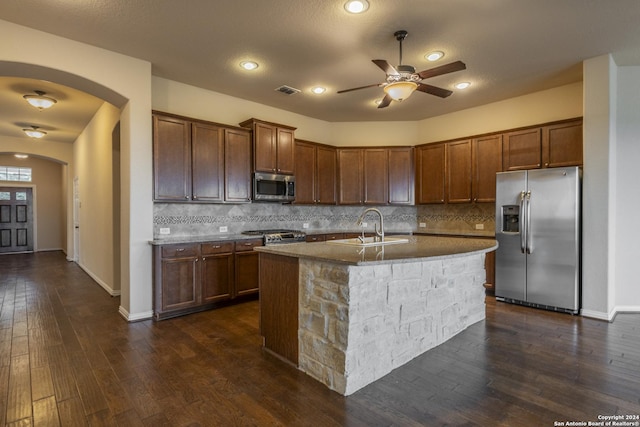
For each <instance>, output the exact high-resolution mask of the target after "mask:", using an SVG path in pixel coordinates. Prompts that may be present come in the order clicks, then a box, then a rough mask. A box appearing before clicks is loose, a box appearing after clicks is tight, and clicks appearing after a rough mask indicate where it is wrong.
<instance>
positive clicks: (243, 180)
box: [224, 129, 251, 203]
mask: <svg viewBox="0 0 640 427" xmlns="http://www.w3.org/2000/svg"><path fill="white" fill-rule="evenodd" d="M224 147H225V149H224V165H225V177H226V179H225V201H227V202H236V203H246V202H249V201H251V135H250V133H249V132H248V131H245V130H240V129H225V130H224Z"/></svg>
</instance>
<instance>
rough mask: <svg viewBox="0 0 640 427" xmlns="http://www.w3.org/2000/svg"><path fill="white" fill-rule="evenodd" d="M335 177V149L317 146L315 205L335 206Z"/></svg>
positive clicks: (336, 169) (336, 174)
mask: <svg viewBox="0 0 640 427" xmlns="http://www.w3.org/2000/svg"><path fill="white" fill-rule="evenodd" d="M337 176H338V165H337V160H336V149H335V148H333V147H328V146H325V145H318V146H317V147H316V186H315V198H316V203H318V204H323V205H335V204H336V178H337ZM296 185H297V184H296Z"/></svg>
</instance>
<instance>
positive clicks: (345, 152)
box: [338, 148, 363, 205]
mask: <svg viewBox="0 0 640 427" xmlns="http://www.w3.org/2000/svg"><path fill="white" fill-rule="evenodd" d="M338 171H339V174H340V175H339V176H340V177H339V180H338V189H339V190H338V204H341V205H359V204H362V201H363V197H362V150H361V149H357V148H355V149H352V148H345V149H338Z"/></svg>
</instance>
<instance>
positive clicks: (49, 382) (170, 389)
mask: <svg viewBox="0 0 640 427" xmlns="http://www.w3.org/2000/svg"><path fill="white" fill-rule="evenodd" d="M258 305H259V304H258V302H257V301H255V300H254V301H248V302H245V303H242V304H238V305H234V306H228V307H224V308H220V309H216V310H212V311H207V312H201V313H195V314H192V315H189V316H184V317H179V318H174V319H168V320H164V321H161V322H154V321H151V320H144V321H140V322H135V323H127V322H125V321H124V320H123V319H122V318H121V317H120V315H119V314H118V308H119V299H118V298H117V297H116V298H114V297H111V296H109V295H107V294H106V293H105V292H104V290H103V289H102V288H101V287H100V286H99V285H97V284H96V283H95V282H94V281H93V280H92V279H91V278H90V277H89V276H88V275H87V274H86V273H85V272H84V271H82V270H81V269H80V268H79V267H78V266H77V265H76V264H74V263H70V262H68V261H66V259H65V257H64V255H63V254H61V253H57V252H46V253H36V254H20V255H4V256H0V426H5V427H6V426H10V425H11V426H13V425H57V424H56V414H57V421H58V422H59V424H60V425H62V426H65V427H66V426H85V425H105V426H106V425H109V426H113V425H126V426H154V427H155V426H196V425H200V426H217V425H225V426H226V425H230V426H235V425H255V426H263V425H274V426H314V427H315V426H322V427H325V426H327V427H330V426H347V425H348V426H351V427H360V426H362V427H371V426H392V425H393V426H403V427H404V426H440V425H465V426H482V427H484V426H488V425H491V426H509V427H514V426H516V427H517V426H523V427H525V426H526V427H529V426H547V425H553V424H554V422H555V421H572V420H573V421H597V419H596V417H597V415H598V414H631V415H634V414H640V400H639V399H640V397H639V394H638V390H640V314H619V315H618V316H617V317H616V319H615V321H614V322H613V323H607V322H602V321H598V320H594V319H588V318H583V317H580V316H570V315H566V314H562V313H553V312H548V311H543V310H536V309H531V308H527V307H520V306H514V305H509V304H504V303H498V302H496V301H495V300H493V299H488V300H487V307H486V313H487V318H486V320H485V321H481V322H478V323H476V324H474V325H472V326H470V327H469V328H468V329H467V330H465V331H463V332H462V333H460V334H459V335H457V336H455V337H454V338H453V339H451V340H449V341H447V342H446V343H444V344H442V345H440V346H438V347H436V348H434V349H432V350H430V351H428V352H427V353H425V354H423V355H421V356H419V357H417V358H415V359H413V360H412V361H410V362H409V363H407V364H406V365H405V366H403V367H401V368H398V369H396V370H394V371H392V372H391V373H390V374H388V375H386V376H385V377H383V378H382V379H380V380H378V381H376V382H374V383H373V384H370V385H368V386H367V387H365V388H363V389H362V390H359V391H358V392H356V393H354V394H352V395H351V396H349V397H344V396H340V395H338V394H337V393H334V392H332V391H330V390H328V389H327V388H326V387H324V386H323V385H322V384H320V383H319V382H317V381H315V380H314V379H312V378H310V377H308V376H306V375H305V374H303V373H302V372H300V371H299V370H297V369H296V368H295V367H292V366H290V365H288V364H286V363H283V362H282V361H280V360H279V359H277V358H275V357H273V356H272V355H270V354H268V353H266V352H264V351H263V350H262V348H261V338H260V335H259V325H258V321H259V315H258V309H259V307H258Z"/></svg>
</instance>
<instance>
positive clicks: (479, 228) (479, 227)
mask: <svg viewBox="0 0 640 427" xmlns="http://www.w3.org/2000/svg"><path fill="white" fill-rule="evenodd" d="M476 230H484V224H476Z"/></svg>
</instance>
